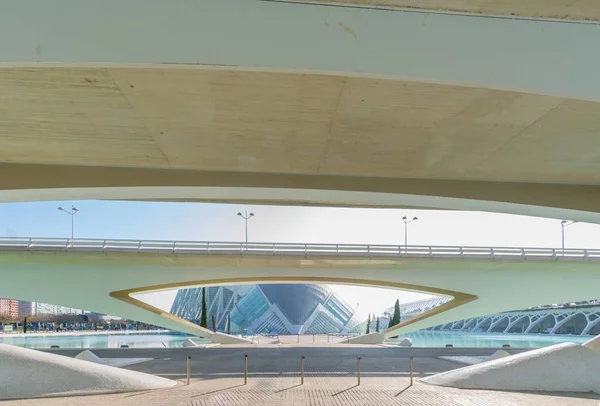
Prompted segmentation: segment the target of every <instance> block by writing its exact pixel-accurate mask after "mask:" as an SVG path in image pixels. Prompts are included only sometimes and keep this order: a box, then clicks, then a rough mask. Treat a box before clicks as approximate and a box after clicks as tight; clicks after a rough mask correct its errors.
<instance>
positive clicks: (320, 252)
mask: <svg viewBox="0 0 600 406" xmlns="http://www.w3.org/2000/svg"><path fill="white" fill-rule="evenodd" d="M0 251H86V252H94V251H96V252H137V253H156V254H174V255H184V254H206V255H219V254H220V255H236V254H238V255H276V256H286V255H291V256H303V257H309V256H310V257H314V256H334V257H341V256H343V257H348V256H361V257H435V258H491V259H496V258H497V259H502V258H505V259H522V260H526V259H544V258H545V259H570V260H600V249H575V248H569V249H565V250H564V251H563V250H561V249H559V248H535V247H529V248H525V247H523V248H519V247H456V246H425V245H409V246H404V245H369V244H366V245H365V244H295V243H264V242H252V243H248V244H246V243H243V242H242V243H240V242H217V241H159V240H157V241H151V240H148V241H144V240H111V239H106V240H101V239H88V238H76V239H74V240H71V239H64V238H6V237H0Z"/></svg>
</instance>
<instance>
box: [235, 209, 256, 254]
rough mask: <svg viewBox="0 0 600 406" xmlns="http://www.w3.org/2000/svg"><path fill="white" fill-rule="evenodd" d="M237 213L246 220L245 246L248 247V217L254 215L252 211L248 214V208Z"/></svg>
mask: <svg viewBox="0 0 600 406" xmlns="http://www.w3.org/2000/svg"><path fill="white" fill-rule="evenodd" d="M237 215H238V216H240V217H241V218H243V219H244V220H245V221H246V248H248V219H249V218H251V217H254V213H250V214H248V210H246V211H244V214H242V213H238V214H237Z"/></svg>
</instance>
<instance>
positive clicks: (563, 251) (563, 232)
mask: <svg viewBox="0 0 600 406" xmlns="http://www.w3.org/2000/svg"><path fill="white" fill-rule="evenodd" d="M575 223H577V222H576V221H571V222H569V221H567V220H563V221H561V222H560V227H561V230H560V231H561V242H562V245H561V246H562V255H563V257H564V256H565V227H569V226H572V225H573V224H575Z"/></svg>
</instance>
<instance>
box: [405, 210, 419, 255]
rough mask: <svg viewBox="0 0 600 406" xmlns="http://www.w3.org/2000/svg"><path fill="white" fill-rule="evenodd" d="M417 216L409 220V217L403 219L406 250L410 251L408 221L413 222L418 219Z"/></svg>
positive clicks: (406, 251)
mask: <svg viewBox="0 0 600 406" xmlns="http://www.w3.org/2000/svg"><path fill="white" fill-rule="evenodd" d="M417 220H418V218H417V217H413V218H412V220H409V219H408V217H406V216H404V217H402V221H404V252H405V253H408V223H412V222H413V221H417Z"/></svg>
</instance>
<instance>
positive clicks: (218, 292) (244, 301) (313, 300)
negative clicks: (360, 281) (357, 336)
mask: <svg viewBox="0 0 600 406" xmlns="http://www.w3.org/2000/svg"><path fill="white" fill-rule="evenodd" d="M201 291H202V289H201V288H194V289H184V290H180V291H179V292H178V293H177V297H176V298H175V301H174V302H173V307H172V309H171V313H172V314H174V315H176V316H179V317H183V318H185V319H188V320H191V321H194V322H197V320H199V319H200V316H201V314H200V313H201V310H200V309H201V306H202V294H201ZM206 292H207V312H208V315H207V319H210V318H211V315H213V314H214V315H215V317H216V318H217V326H218V329H219V330H220V331H225V328H226V323H227V318H228V317H231V333H242V334H245V333H247V334H258V333H278V334H302V333H309V334H323V333H340V332H347V331H349V328H351V327H354V326H355V325H356V324H357V322H358V320H355V319H356V317H353V316H355V312H354V309H352V308H351V307H350V306H348V305H347V304H346V303H345V302H344V301H343V300H342V299H341V298H340V297H338V296H337V295H336V294H335V293H334V292H332V291H331V290H330V289H329V287H327V286H326V285H311V284H294V285H292V284H261V285H245V286H226V287H210V288H207V289H206Z"/></svg>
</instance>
